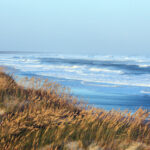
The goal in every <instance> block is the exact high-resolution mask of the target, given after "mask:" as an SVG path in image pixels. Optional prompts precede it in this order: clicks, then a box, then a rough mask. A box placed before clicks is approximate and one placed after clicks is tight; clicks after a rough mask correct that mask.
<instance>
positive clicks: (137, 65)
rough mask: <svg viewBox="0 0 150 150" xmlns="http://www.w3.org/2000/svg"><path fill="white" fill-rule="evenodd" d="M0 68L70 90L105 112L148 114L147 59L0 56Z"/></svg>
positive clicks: (149, 74) (149, 84)
mask: <svg viewBox="0 0 150 150" xmlns="http://www.w3.org/2000/svg"><path fill="white" fill-rule="evenodd" d="M0 65H1V66H7V67H8V68H9V71H10V72H11V73H12V72H14V73H15V75H19V76H28V77H31V76H39V77H42V78H48V79H49V80H53V81H57V82H58V83H60V84H62V85H64V86H67V87H69V88H71V91H72V93H73V94H74V95H75V96H78V97H79V98H83V99H84V100H85V101H88V103H89V104H91V105H94V106H96V107H101V108H104V109H107V110H111V109H121V110H126V109H128V110H130V111H132V112H134V111H135V110H137V109H138V108H139V107H142V108H144V109H148V110H150V58H148V57H144V56H143V57H141V56H102V55H67V54H50V53H36V54H35V53H17V52H15V53H8V52H7V53H0Z"/></svg>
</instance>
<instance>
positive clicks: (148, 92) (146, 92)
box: [140, 90, 150, 94]
mask: <svg viewBox="0 0 150 150" xmlns="http://www.w3.org/2000/svg"><path fill="white" fill-rule="evenodd" d="M140 93H143V94H150V91H143V90H142V91H140Z"/></svg>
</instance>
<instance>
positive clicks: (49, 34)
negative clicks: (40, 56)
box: [0, 0, 150, 55]
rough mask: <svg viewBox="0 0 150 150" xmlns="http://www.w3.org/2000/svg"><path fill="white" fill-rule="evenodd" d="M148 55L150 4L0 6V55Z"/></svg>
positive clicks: (109, 0)
mask: <svg viewBox="0 0 150 150" xmlns="http://www.w3.org/2000/svg"><path fill="white" fill-rule="evenodd" d="M5 50H7V51H8V50H13V51H16V50H17V51H26V50H28V51H50V52H61V53H64V52H65V53H92V52H93V53H99V54H136V53H137V54H139V55H142V54H145V55H146V54H150V0H0V51H5Z"/></svg>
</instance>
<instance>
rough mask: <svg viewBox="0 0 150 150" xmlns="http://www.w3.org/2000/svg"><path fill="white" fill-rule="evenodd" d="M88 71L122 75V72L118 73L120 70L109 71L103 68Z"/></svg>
mask: <svg viewBox="0 0 150 150" xmlns="http://www.w3.org/2000/svg"><path fill="white" fill-rule="evenodd" d="M89 70H90V71H93V72H107V73H119V74H122V73H123V71H120V70H110V69H104V68H90V69H89Z"/></svg>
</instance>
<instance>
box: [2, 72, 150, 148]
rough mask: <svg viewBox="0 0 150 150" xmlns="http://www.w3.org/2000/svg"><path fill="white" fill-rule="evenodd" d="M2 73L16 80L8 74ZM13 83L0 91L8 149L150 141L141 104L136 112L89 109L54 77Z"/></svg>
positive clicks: (119, 145) (115, 145)
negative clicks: (9, 106) (51, 80)
mask: <svg viewBox="0 0 150 150" xmlns="http://www.w3.org/2000/svg"><path fill="white" fill-rule="evenodd" d="M0 76H2V77H4V76H5V77H4V78H7V77H8V78H11V77H9V76H8V75H6V74H4V73H1V74H0ZM7 81H9V80H8V79H7V80H3V82H7ZM10 81H11V82H10V83H11V84H8V83H6V84H5V87H4V88H2V89H0V104H1V107H3V109H5V110H6V111H5V113H4V114H3V115H1V119H0V149H2V150H14V149H16V150H19V149H25V150H26V149H27V150H29V149H35V150H36V149H43V148H46V147H47V148H49V149H66V145H67V144H68V143H71V142H76V141H77V142H78V143H80V144H79V145H78V147H81V148H82V149H88V148H89V147H90V146H91V145H92V144H93V143H96V145H95V147H101V149H102V148H103V150H108V149H111V150H125V149H127V148H128V147H129V146H130V145H131V144H132V143H133V142H138V143H139V142H140V143H143V144H144V146H145V147H148V146H149V145H150V122H149V120H148V117H149V112H147V111H146V110H142V109H141V108H140V109H139V110H137V112H136V113H135V114H133V115H131V114H130V113H128V112H119V111H115V110H112V111H110V112H106V111H104V110H102V109H96V108H88V107H87V106H86V105H85V104H83V103H82V104H81V103H79V101H78V99H77V98H75V97H73V96H72V95H70V94H69V93H68V90H67V89H66V88H63V87H61V86H60V85H59V84H57V83H53V82H48V80H45V81H43V80H40V79H35V78H31V79H28V78H25V79H24V80H22V81H21V83H20V86H18V85H17V84H16V83H15V81H14V80H13V79H12V78H11V80H10ZM3 82H2V84H3ZM21 85H25V87H23V86H21ZM13 103H15V104H14V105H13ZM8 104H11V106H12V107H11V109H10V108H9V109H8ZM146 119H147V122H146V121H145V120H146ZM145 147H144V148H145Z"/></svg>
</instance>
